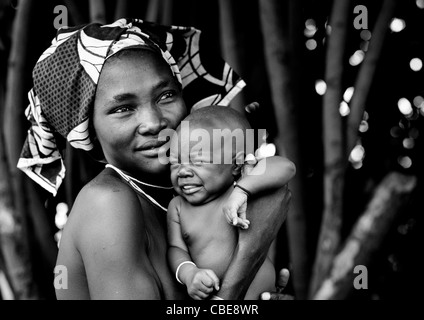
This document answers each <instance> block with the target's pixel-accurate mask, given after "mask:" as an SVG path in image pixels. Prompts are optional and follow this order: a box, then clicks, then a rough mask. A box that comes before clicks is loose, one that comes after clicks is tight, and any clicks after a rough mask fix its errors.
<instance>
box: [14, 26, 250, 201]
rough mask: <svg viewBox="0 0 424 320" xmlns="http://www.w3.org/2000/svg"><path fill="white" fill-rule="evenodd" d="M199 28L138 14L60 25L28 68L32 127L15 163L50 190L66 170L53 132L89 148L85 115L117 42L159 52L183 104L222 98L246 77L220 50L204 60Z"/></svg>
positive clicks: (227, 97)
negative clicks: (177, 85) (102, 21)
mask: <svg viewBox="0 0 424 320" xmlns="http://www.w3.org/2000/svg"><path fill="white" fill-rule="evenodd" d="M200 35H201V31H200V30H197V29H195V28H192V27H177V26H162V25H158V24H154V23H151V22H146V21H142V20H138V19H132V20H130V19H120V20H118V21H116V22H115V23H113V24H109V25H100V24H98V23H93V24H88V25H86V26H84V27H82V28H81V27H74V28H62V29H60V30H59V31H58V33H57V35H56V37H55V39H53V41H52V44H51V46H50V47H49V48H48V49H47V50H46V51H45V52H44V53H43V54H42V55H41V57H40V58H39V60H38V62H37V63H36V65H35V67H34V70H33V81H34V87H33V88H32V90H30V92H29V93H28V98H29V102H30V104H29V106H28V108H27V109H26V111H25V115H26V117H27V118H28V120H29V121H30V122H31V128H30V129H29V130H28V137H27V139H26V141H25V144H24V147H23V149H22V153H21V156H20V159H19V162H18V165H17V166H18V168H19V169H21V170H22V171H24V172H25V173H26V174H27V175H28V176H29V177H30V178H31V179H33V180H34V181H36V182H37V183H38V184H40V185H41V186H42V187H43V188H45V189H46V190H48V191H49V192H51V193H52V194H53V195H56V193H57V190H58V188H59V186H60V184H61V183H62V180H63V178H64V177H65V166H64V163H63V159H62V156H61V153H60V152H59V148H58V141H57V139H56V138H57V136H58V134H59V135H60V136H62V137H64V138H66V139H67V141H68V142H69V144H70V145H71V146H72V147H74V148H79V149H83V150H86V151H89V150H92V149H93V143H92V141H91V140H90V136H89V121H91V119H90V118H89V115H90V110H91V108H92V107H93V103H94V98H95V92H96V87H97V82H98V80H99V76H100V72H101V70H102V67H103V65H104V63H105V61H106V60H107V59H108V58H109V57H111V56H112V55H114V54H115V53H117V52H119V51H120V50H123V49H128V48H132V47H136V46H148V47H150V48H155V50H156V51H158V52H160V53H161V54H162V57H163V58H164V59H165V61H166V62H167V63H168V64H169V66H170V68H171V70H172V72H173V74H174V76H175V77H176V78H177V79H178V81H179V82H180V83H181V84H182V87H183V89H184V100H185V102H186V105H187V108H188V109H190V110H194V109H198V108H201V107H202V106H206V105H223V106H226V105H228V104H229V102H230V101H231V100H232V99H233V98H234V96H235V95H236V94H238V93H239V92H240V90H241V89H242V88H243V87H244V86H245V83H244V81H243V80H242V79H241V78H240V77H239V76H238V75H237V74H236V73H235V72H234V71H233V69H232V68H231V67H230V66H229V65H228V64H227V63H225V61H223V60H222V59H221V57H219V56H218V57H215V59H213V58H212V59H211V57H209V56H208V53H210V52H208V51H207V50H206V52H205V49H204V51H201V48H200V47H199V44H200V42H199V40H200ZM204 41H206V40H204Z"/></svg>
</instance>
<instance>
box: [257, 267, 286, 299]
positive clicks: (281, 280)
mask: <svg viewBox="0 0 424 320" xmlns="http://www.w3.org/2000/svg"><path fill="white" fill-rule="evenodd" d="M289 278H290V271H289V270H288V269H285V268H283V269H281V270H280V272H279V273H278V278H277V284H276V292H264V293H262V294H261V300H294V297H293V296H292V295H289V294H283V293H282V292H283V290H284V289H285V288H286V286H287V283H288V282H289Z"/></svg>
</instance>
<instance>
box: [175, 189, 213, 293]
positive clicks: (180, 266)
mask: <svg viewBox="0 0 424 320" xmlns="http://www.w3.org/2000/svg"><path fill="white" fill-rule="evenodd" d="M180 201H181V198H180V197H175V198H174V199H172V201H171V202H170V203H169V206H168V213H167V224H168V260H169V265H170V267H171V270H172V272H174V273H175V276H176V278H177V281H179V282H180V283H181V284H185V285H186V287H187V292H188V294H189V295H190V297H192V298H193V299H195V300H201V299H206V298H207V297H208V296H209V294H210V293H211V292H212V291H213V290H214V289H215V290H219V279H218V277H217V276H216V274H215V273H214V272H213V271H212V270H209V269H199V268H197V266H196V264H195V263H194V262H193V261H192V259H191V257H190V254H189V253H188V248H187V245H186V243H185V242H184V239H183V237H182V233H181V225H180V216H179V204H180Z"/></svg>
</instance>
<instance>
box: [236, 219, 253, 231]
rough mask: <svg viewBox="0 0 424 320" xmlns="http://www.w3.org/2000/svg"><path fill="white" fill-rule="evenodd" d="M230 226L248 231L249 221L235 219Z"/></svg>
mask: <svg viewBox="0 0 424 320" xmlns="http://www.w3.org/2000/svg"><path fill="white" fill-rule="evenodd" d="M232 225H233V226H235V227H239V228H242V229H248V228H249V225H250V221H249V220H247V219H242V218H240V217H235V218H234V219H233V221H232Z"/></svg>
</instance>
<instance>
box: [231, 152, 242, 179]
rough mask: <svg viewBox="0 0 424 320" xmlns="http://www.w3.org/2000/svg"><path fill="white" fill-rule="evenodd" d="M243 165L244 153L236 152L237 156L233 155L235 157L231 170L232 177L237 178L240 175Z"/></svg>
mask: <svg viewBox="0 0 424 320" xmlns="http://www.w3.org/2000/svg"><path fill="white" fill-rule="evenodd" d="M243 165H244V152H243V151H239V152H237V154H236V155H235V157H234V158H233V168H232V170H233V171H232V173H233V176H234V177H238V176H240V174H241V169H242V168H243Z"/></svg>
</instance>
